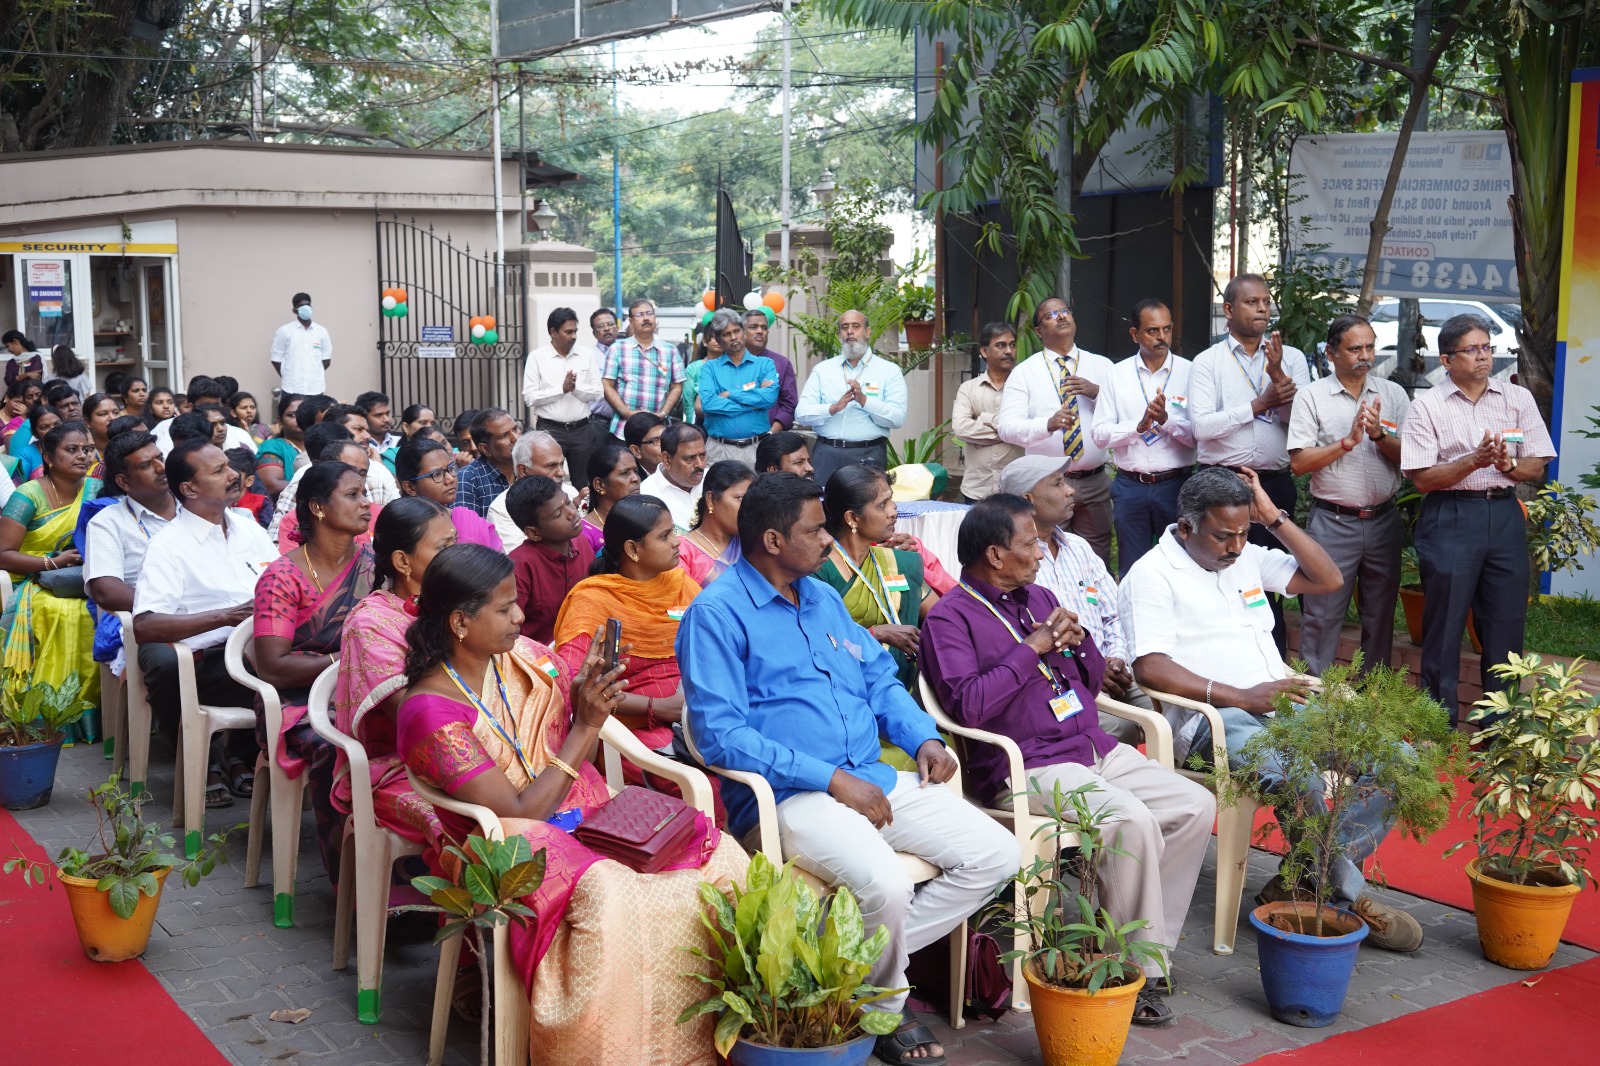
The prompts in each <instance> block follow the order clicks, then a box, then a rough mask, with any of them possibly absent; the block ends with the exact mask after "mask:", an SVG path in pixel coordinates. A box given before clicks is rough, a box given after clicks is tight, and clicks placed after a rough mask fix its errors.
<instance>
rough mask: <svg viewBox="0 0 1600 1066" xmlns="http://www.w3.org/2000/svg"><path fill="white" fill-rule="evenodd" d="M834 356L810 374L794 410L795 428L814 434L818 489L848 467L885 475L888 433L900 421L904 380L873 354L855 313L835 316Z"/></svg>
mask: <svg viewBox="0 0 1600 1066" xmlns="http://www.w3.org/2000/svg"><path fill="white" fill-rule="evenodd" d="M839 351H840V354H839V355H836V356H834V357H833V358H832V359H828V360H826V361H824V362H821V363H818V364H817V365H816V367H815V368H814V369H813V370H812V371H811V376H810V377H808V378H806V384H805V388H804V389H802V390H801V392H800V403H799V405H798V406H796V407H795V409H794V420H795V422H797V423H799V424H800V425H803V426H809V427H810V428H811V429H813V430H815V431H816V434H817V445H816V447H815V448H813V449H812V450H811V462H812V464H813V465H814V466H815V467H816V468H817V484H819V485H826V484H827V483H828V479H829V478H830V477H832V476H833V472H834V471H835V470H837V469H839V468H840V467H841V466H846V465H848V464H850V463H862V464H864V465H866V466H871V467H876V468H877V469H879V470H887V469H888V467H889V448H888V446H889V433H890V431H891V430H896V429H899V428H900V427H901V426H903V425H905V421H906V379H905V377H904V376H903V375H902V374H901V373H900V368H899V367H898V366H896V365H895V364H894V363H892V362H890V361H889V360H887V359H885V358H883V357H882V356H881V355H875V354H874V353H873V351H872V345H871V344H870V343H869V342H868V340H867V316H866V315H864V314H862V313H861V312H860V311H846V312H845V313H844V314H842V315H840V316H839Z"/></svg>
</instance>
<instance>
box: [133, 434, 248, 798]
mask: <svg viewBox="0 0 1600 1066" xmlns="http://www.w3.org/2000/svg"><path fill="white" fill-rule="evenodd" d="M166 475H167V481H168V484H169V485H170V486H171V489H172V494H173V495H174V496H176V497H177V498H178V505H179V506H178V511H177V514H176V515H175V516H174V517H173V519H172V521H171V522H170V523H168V525H167V527H166V528H165V529H163V530H161V531H160V532H159V533H156V534H155V535H154V536H152V537H151V538H150V545H149V548H148V550H147V551H146V553H145V561H144V570H143V571H142V572H141V573H140V575H139V584H138V587H137V588H136V589H135V590H134V597H133V632H134V636H135V638H136V639H137V640H138V642H139V668H140V669H142V670H143V671H144V683H145V688H146V690H147V692H148V693H149V697H150V712H151V714H152V715H153V716H154V718H155V723H156V728H158V729H160V730H161V732H162V734H163V735H164V736H166V737H167V738H168V739H169V740H171V741H172V742H173V743H174V744H176V743H178V740H179V736H178V712H179V708H180V706H181V704H180V702H179V695H178V658H177V653H176V652H174V651H173V649H172V644H173V642H174V641H179V640H181V641H183V642H184V643H185V644H187V645H188V646H189V647H190V648H192V649H194V673H195V687H196V692H197V694H198V695H199V698H200V702H201V703H208V704H214V705H217V706H222V707H248V706H250V705H251V703H252V702H254V700H255V695H254V693H252V692H251V691H250V690H249V689H247V688H245V687H244V686H243V685H241V684H239V683H238V682H237V681H235V680H234V679H233V678H232V677H231V676H229V674H228V668H227V664H226V663H225V662H224V661H223V654H222V645H223V644H224V642H226V641H227V639H228V634H230V633H232V632H233V629H234V627H235V626H237V625H239V624H240V623H241V622H243V621H245V620H246V619H247V618H250V617H251V615H252V614H253V613H254V611H255V593H256V581H257V579H259V578H260V577H261V572H262V571H263V570H265V569H266V568H267V564H268V563H270V562H272V561H273V560H274V559H276V558H278V549H277V546H276V545H274V544H273V543H272V538H271V537H269V536H267V531H266V530H264V529H262V528H261V527H260V526H258V525H257V524H256V523H255V520H254V519H253V518H251V517H250V516H249V515H248V514H245V513H244V512H243V511H237V510H234V509H233V506H234V504H236V503H238V502H239V497H240V496H241V495H243V493H244V479H243V478H242V477H240V476H239V472H238V471H236V470H234V469H233V467H232V466H231V465H230V464H229V463H228V457H227V456H226V455H224V454H223V451H222V449H221V448H218V447H217V446H216V445H215V444H212V443H211V442H210V441H209V440H204V439H194V440H186V441H184V442H183V443H181V444H178V445H176V446H174V447H173V449H172V451H171V453H169V454H168V455H167V460H166ZM256 752H257V746H256V735H255V730H253V729H239V730H232V731H229V732H226V733H218V734H216V735H215V736H214V737H212V741H211V755H210V763H209V768H210V771H211V776H210V778H209V779H208V781H207V784H206V806H207V807H227V806H231V805H232V803H233V800H232V799H231V798H230V796H229V793H230V792H231V793H232V794H233V795H234V796H239V797H241V798H247V797H249V795H250V794H251V789H252V786H253V781H252V778H253V775H254V771H255V765H256ZM190 828H191V829H192V828H194V827H190Z"/></svg>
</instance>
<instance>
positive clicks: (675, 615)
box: [667, 607, 688, 622]
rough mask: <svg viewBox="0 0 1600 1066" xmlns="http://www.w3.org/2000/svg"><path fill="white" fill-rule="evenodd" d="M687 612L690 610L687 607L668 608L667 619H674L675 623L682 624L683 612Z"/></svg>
mask: <svg viewBox="0 0 1600 1066" xmlns="http://www.w3.org/2000/svg"><path fill="white" fill-rule="evenodd" d="M686 610H688V608H687V607H668V608H667V617H668V618H670V619H672V620H673V621H674V622H681V621H683V612H684V611H686Z"/></svg>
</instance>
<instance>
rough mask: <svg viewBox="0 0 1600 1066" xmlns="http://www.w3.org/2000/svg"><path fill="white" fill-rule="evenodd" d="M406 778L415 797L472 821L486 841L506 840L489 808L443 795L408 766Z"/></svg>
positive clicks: (497, 817)
mask: <svg viewBox="0 0 1600 1066" xmlns="http://www.w3.org/2000/svg"><path fill="white" fill-rule="evenodd" d="M406 777H407V778H408V779H409V780H410V781H411V789H412V791H414V792H415V793H416V794H417V795H419V796H421V797H422V798H423V799H425V800H427V801H428V802H429V803H431V804H433V805H434V806H435V807H437V808H439V809H440V810H443V811H451V812H453V813H455V814H459V815H461V816H462V817H463V818H470V819H472V820H473V821H474V822H476V823H477V825H478V830H479V832H481V833H482V834H483V835H484V837H486V838H487V839H489V840H504V839H505V838H506V831H505V828H504V827H503V826H502V825H501V824H500V816H499V815H498V814H495V813H494V812H493V811H491V810H490V809H489V808H487V807H482V806H479V805H478V804H476V803H467V802H465V801H463V800H458V799H454V798H452V797H450V796H447V795H445V794H444V793H443V792H441V791H439V790H438V789H436V788H434V787H433V786H432V785H429V784H426V783H425V782H423V781H421V780H419V779H418V778H417V775H416V774H414V773H412V772H411V768H410V767H409V766H408V767H406Z"/></svg>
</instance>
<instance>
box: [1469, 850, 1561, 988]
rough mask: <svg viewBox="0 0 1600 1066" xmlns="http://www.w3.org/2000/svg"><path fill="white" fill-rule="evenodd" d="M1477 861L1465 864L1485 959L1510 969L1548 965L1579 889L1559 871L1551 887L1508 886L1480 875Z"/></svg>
mask: <svg viewBox="0 0 1600 1066" xmlns="http://www.w3.org/2000/svg"><path fill="white" fill-rule="evenodd" d="M1480 863H1481V860H1479V859H1473V860H1472V861H1471V862H1469V863H1467V878H1468V879H1469V880H1470V881H1471V882H1472V912H1473V916H1474V917H1475V918H1476V919H1477V921H1478V943H1479V944H1480V945H1481V946H1482V947H1483V957H1484V958H1486V959H1488V960H1489V961H1490V962H1492V963H1496V964H1498V965H1500V966H1504V967H1506V968H1508V969H1512V970H1537V969H1539V968H1541V967H1543V966H1546V965H1548V964H1549V962H1550V959H1551V957H1552V956H1553V955H1555V953H1556V948H1557V947H1558V946H1559V945H1560V944H1561V932H1562V930H1564V929H1565V928H1566V927H1567V916H1568V915H1569V914H1571V913H1572V904H1573V903H1574V902H1575V901H1576V900H1577V898H1578V893H1579V892H1580V891H1582V886H1580V885H1572V884H1564V883H1561V875H1560V872H1559V871H1555V872H1554V874H1553V876H1552V877H1550V878H1549V881H1550V882H1551V883H1549V884H1542V885H1517V884H1512V883H1511V882H1509V881H1501V880H1499V879H1498V878H1494V877H1491V876H1489V875H1488V874H1486V873H1484V872H1483V871H1482V870H1481V869H1480Z"/></svg>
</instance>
